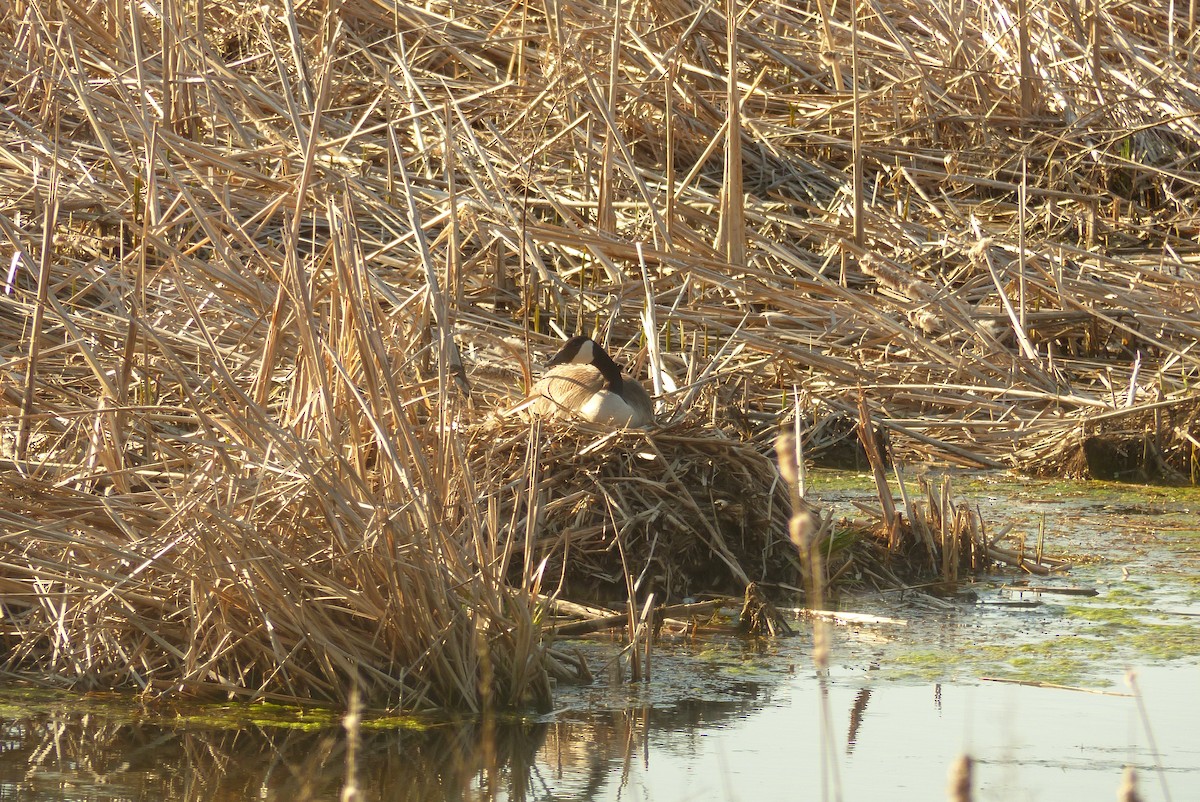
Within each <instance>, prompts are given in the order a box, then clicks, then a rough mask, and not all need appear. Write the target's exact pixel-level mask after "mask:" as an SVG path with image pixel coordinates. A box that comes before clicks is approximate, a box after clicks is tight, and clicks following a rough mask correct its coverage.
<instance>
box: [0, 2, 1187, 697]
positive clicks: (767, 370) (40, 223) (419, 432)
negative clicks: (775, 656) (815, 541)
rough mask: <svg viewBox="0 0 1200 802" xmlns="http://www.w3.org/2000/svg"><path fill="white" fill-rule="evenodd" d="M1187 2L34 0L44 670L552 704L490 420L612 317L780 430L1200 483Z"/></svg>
mask: <svg viewBox="0 0 1200 802" xmlns="http://www.w3.org/2000/svg"><path fill="white" fill-rule="evenodd" d="M1178 7H1179V4H1174V5H1172V4H1168V3H1161V2H1121V3H1117V2H1110V0H1101V2H1097V3H1090V4H1084V3H1076V2H1066V3H1036V2H1030V3H1028V4H1027V8H1028V13H1027V14H1025V15H1024V16H1020V15H1018V14H1017V13H1016V6H1015V5H1014V4H1012V3H1009V2H998V3H992V4H984V5H979V4H963V3H959V4H956V3H938V2H935V3H913V2H908V1H907V0H890V2H884V3H874V4H869V5H864V4H858V5H855V4H850V5H846V4H836V5H835V4H832V3H828V2H824V0H812V2H803V3H799V4H791V5H786V4H783V5H781V4H775V3H756V4H745V5H742V6H738V5H737V4H735V3H730V4H729V5H728V7H726V8H724V9H721V8H717V7H714V6H713V5H712V4H703V3H694V2H687V0H673V2H667V3H623V4H619V5H617V4H604V3H599V2H578V3H570V4H562V3H560V4H550V5H546V6H544V7H543V6H540V5H536V4H534V5H531V4H521V3H518V4H495V3H478V2H432V3H428V4H425V5H421V6H417V5H411V4H391V3H389V4H383V3H379V2H376V0H343V2H340V3H323V2H316V3H309V4H303V5H302V6H297V5H296V4H284V8H283V10H282V13H281V14H276V13H274V11H275V10H277V9H272V8H271V7H270V6H269V5H268V6H263V5H261V4H260V5H254V4H251V5H245V4H237V3H232V2H224V1H223V0H215V1H214V2H205V3H198V2H197V3H194V2H191V0H167V1H166V2H163V3H160V4H149V5H148V4H136V3H132V4H131V3H124V2H118V0H99V2H96V3H92V4H89V5H87V6H86V7H84V6H80V5H74V4H69V3H57V2H40V1H35V0H10V2H7V3H4V4H2V5H0V36H2V37H3V41H5V42H6V43H8V44H9V46H8V47H6V48H4V50H3V52H0V100H2V101H3V112H2V113H0V238H2V245H3V257H4V258H3V268H0V459H2V460H3V463H2V465H0V494H2V496H3V499H4V501H3V502H2V503H0V526H2V530H0V592H2V593H3V622H2V625H0V646H2V648H3V657H4V660H5V663H4V665H5V667H6V670H8V671H10V672H16V673H20V674H21V675H23V676H29V675H40V676H43V677H45V678H48V679H52V680H54V681H59V682H63V683H69V684H74V685H77V686H80V687H99V686H104V687H107V686H112V685H117V686H123V687H138V688H143V689H145V690H146V691H147V692H150V693H158V692H165V691H169V690H172V689H183V690H184V691H187V692H195V693H207V692H219V693H223V694H235V695H236V694H245V695H250V696H267V697H276V698H308V697H319V698H328V699H335V700H341V699H344V698H345V696H346V694H347V693H348V690H347V689H348V688H349V687H352V686H354V685H357V686H358V687H360V689H362V690H363V691H364V692H365V694H366V695H367V698H369V699H370V700H372V701H384V702H387V703H392V704H399V705H405V706H412V707H447V706H449V707H460V708H466V709H479V708H481V707H483V706H485V705H487V704H493V703H495V704H504V705H514V704H520V703H522V702H523V701H524V700H528V699H537V700H541V701H542V702H543V703H544V700H545V695H546V692H545V689H544V686H545V672H544V669H545V667H546V665H547V663H546V661H547V660H549V659H550V657H549V656H548V653H547V652H546V650H545V649H544V648H543V647H542V645H541V643H540V641H539V627H538V626H537V623H536V622H537V621H538V620H539V616H540V615H541V610H540V608H539V605H540V604H541V602H540V601H538V599H537V598H536V597H535V596H533V595H532V594H529V593H528V592H527V591H528V589H529V588H532V587H534V586H535V585H537V584H539V583H540V585H541V586H543V587H544V585H545V583H546V582H547V581H548V580H547V578H548V577H553V576H555V574H554V566H551V565H547V566H546V568H545V570H544V571H543V573H542V574H541V575H538V576H535V575H534V573H533V571H534V570H535V569H536V568H537V566H536V565H532V564H531V565H530V566H529V571H530V572H529V573H524V571H525V568H526V566H525V565H524V562H523V561H522V566H521V572H522V575H520V576H518V577H516V578H515V579H514V576H513V575H512V574H511V571H512V570H513V566H512V565H510V564H505V563H504V561H503V560H496V559H495V558H496V557H497V556H498V555H503V554H505V553H506V552H505V549H504V548H503V543H504V538H506V537H508V536H509V534H510V533H511V532H512V531H513V530H511V529H509V530H504V531H502V529H503V525H505V524H507V523H508V522H506V521H505V522H502V521H500V520H499V518H498V517H491V518H490V517H489V515H490V514H491V511H490V509H489V508H488V506H487V503H486V499H487V498H489V497H491V496H492V495H493V494H494V489H493V488H491V487H489V486H487V484H486V482H487V481H490V477H491V474H489V472H488V470H489V469H488V465H487V464H486V453H487V448H485V447H481V445H480V444H479V443H472V442H470V441H469V440H468V434H469V432H470V431H471V429H472V427H473V426H475V425H478V423H479V421H480V420H481V419H482V418H483V417H484V416H485V415H486V414H487V411H488V410H490V409H492V408H494V407H496V406H501V405H504V404H507V403H509V402H510V400H511V399H512V398H513V397H514V395H516V396H519V395H520V393H519V391H517V392H514V389H515V388H518V387H520V386H523V385H524V386H527V372H528V371H529V370H531V369H535V368H536V365H537V364H538V361H539V360H538V358H537V356H538V355H539V354H543V353H547V352H549V351H552V350H553V347H554V345H553V344H554V343H555V342H556V341H557V340H558V339H559V338H561V337H562V336H563V335H564V334H566V333H569V332H574V331H577V330H588V331H591V330H593V329H599V331H600V332H601V334H602V335H603V339H604V340H605V343H606V344H607V345H609V346H610V348H611V349H612V350H613V351H614V352H618V353H621V354H624V355H625V358H627V359H628V358H630V357H631V355H636V357H635V361H636V362H637V363H638V364H637V365H636V366H635V367H636V368H637V369H638V371H639V375H645V374H643V373H642V372H641V368H642V367H643V366H649V368H650V373H651V374H652V375H653V376H656V377H658V379H657V381H659V383H660V389H661V391H662V396H661V397H662V399H663V402H664V407H665V410H664V412H665V413H666V414H667V415H668V416H669V417H671V418H675V417H679V416H684V417H685V416H687V415H689V414H693V413H695V414H697V418H696V420H700V419H705V420H707V421H708V425H709V426H710V427H713V426H715V427H716V428H720V429H722V430H725V431H728V432H736V434H737V438H738V439H739V440H740V441H741V442H743V443H750V444H754V445H756V446H758V447H759V448H760V450H762V451H764V452H765V451H766V444H767V443H768V442H770V440H771V439H772V438H773V437H774V433H775V431H776V429H777V427H778V424H779V423H780V421H781V420H784V419H787V418H789V417H791V416H792V415H794V414H797V413H796V412H795V410H797V409H799V414H801V415H804V416H805V417H811V418H813V419H815V420H824V419H828V418H829V417H830V416H832V415H834V414H837V413H843V414H844V413H850V414H851V416H852V417H855V418H857V417H858V416H857V415H856V414H855V409H856V407H857V403H858V398H859V397H860V395H861V396H863V397H865V399H866V403H867V405H868V406H869V409H870V415H871V417H872V418H873V419H874V420H875V421H877V422H878V423H879V424H880V425H882V426H884V427H885V428H886V429H887V430H888V432H889V435H890V441H891V443H892V447H893V449H894V451H895V454H896V456H897V457H898V458H899V459H900V460H901V461H902V462H903V461H911V460H914V459H925V458H936V459H939V460H949V461H953V462H956V463H960V464H964V465H974V466H979V465H983V466H1017V467H1023V466H1025V465H1027V464H1036V467H1038V468H1039V469H1040V470H1054V469H1055V467H1056V466H1061V465H1064V464H1067V463H1069V462H1070V461H1071V460H1072V458H1073V457H1074V455H1076V454H1078V453H1079V452H1080V450H1081V449H1083V448H1084V443H1083V438H1081V432H1082V431H1083V430H1084V427H1085V426H1086V427H1087V431H1088V436H1092V435H1094V434H1096V432H1095V431H1093V429H1094V428H1095V427H1096V426H1097V425H1098V426H1099V427H1100V428H1101V432H1100V433H1101V434H1103V433H1104V429H1105V428H1106V427H1112V428H1114V429H1115V430H1117V431H1122V432H1127V433H1129V432H1132V435H1134V436H1137V437H1139V438H1141V441H1145V440H1147V439H1149V440H1153V443H1154V448H1155V452H1154V453H1157V454H1159V455H1161V456H1162V461H1163V462H1164V463H1165V464H1168V465H1169V466H1170V469H1171V470H1172V471H1174V473H1175V475H1177V476H1178V477H1181V478H1182V479H1184V480H1188V481H1195V478H1196V472H1195V466H1196V465H1197V458H1196V447H1197V445H1198V444H1200V436H1198V433H1197V427H1196V417H1195V399H1196V393H1195V390H1194V388H1195V387H1196V384H1197V359H1198V356H1197V351H1196V348H1195V343H1196V341H1197V339H1198V334H1200V315H1197V299H1198V298H1200V280H1198V276H1197V267H1196V265H1197V255H1198V251H1197V247H1196V236H1197V234H1198V232H1200V225H1197V209H1198V208H1200V204H1198V196H1197V192H1196V187H1197V186H1200V181H1197V178H1198V177H1200V174H1198V172H1197V170H1196V159H1197V158H1198V157H1197V154H1198V153H1200V147H1198V145H1200V129H1198V127H1197V114H1196V112H1197V110H1198V109H1200V71H1198V60H1197V59H1196V58H1195V57H1194V55H1195V54H1194V52H1193V49H1192V44H1191V43H1192V41H1193V34H1194V22H1195V21H1194V20H1192V19H1190V18H1187V17H1186V15H1181V14H1176V15H1175V16H1171V9H1175V8H1178ZM731 21H734V23H735V24H730V22H731ZM701 408H703V409H704V410H706V414H705V415H704V416H700V415H699V414H698V410H700V409H701ZM513 436H514V437H515V435H513ZM687 437H689V438H691V437H693V435H691V434H688V435H687ZM505 442H506V441H503V440H497V441H495V442H493V443H491V444H490V447H491V448H502V447H504V445H505ZM545 442H550V443H552V444H553V443H554V442H557V441H553V440H552V439H551V440H547V441H545ZM698 442H699V441H698V440H696V441H691V440H689V442H688V443H684V444H682V446H683V447H686V448H689V449H694V450H695V455H696V460H697V463H703V460H704V459H706V458H707V457H705V456H704V454H707V453H708V450H709V449H710V447H713V448H715V447H716V446H713V445H712V444H707V445H699V444H697V443H698ZM508 445H509V447H510V448H511V449H512V450H513V452H514V453H516V452H518V451H520V448H521V444H520V443H519V442H517V441H516V440H513V441H511V442H509V443H508ZM558 447H559V446H554V445H552V446H551V449H552V450H553V449H554V448H558ZM741 447H742V446H738V447H737V448H736V449H735V448H734V447H733V446H731V445H726V444H721V445H720V448H722V449H728V450H731V453H734V452H736V456H734V457H733V458H732V461H733V463H734V464H736V465H741V466H746V465H749V461H748V459H744V458H743V455H744V454H746V453H748V452H742V451H740V450H737V449H740V448H741ZM637 450H638V449H633V450H631V453H632V454H634V456H630V457H628V459H630V460H635V459H640V458H639V457H637V456H636V453H637ZM554 453H558V452H554ZM1147 453H1149V452H1147ZM480 455H484V456H480ZM656 459H658V457H656ZM561 464H562V465H564V466H567V465H568V464H569V461H568V462H563V463H561ZM624 464H625V465H632V464H634V463H632V462H630V463H624ZM665 464H666V463H665V462H664V463H663V465H664V466H665ZM714 464H715V463H714ZM546 467H549V468H550V470H543V471H542V472H541V473H539V474H538V475H539V476H542V477H549V478H550V479H553V478H554V476H556V474H554V473H553V466H552V465H550V466H543V468H546ZM714 470H716V469H715V468H714ZM747 470H749V469H747ZM710 479H713V477H708V478H706V477H705V476H704V475H696V476H695V477H682V476H681V477H679V482H680V483H682V484H684V485H687V491H688V494H689V496H690V497H691V498H692V499H693V500H696V501H697V503H699V500H700V499H702V498H704V497H705V495H706V493H707V491H706V490H705V489H704V487H703V481H708V480H710ZM527 480H528V476H526V477H524V478H523V480H522V481H527ZM713 480H714V482H715V483H714V484H713V485H712V487H713V488H714V490H713V499H714V503H715V502H719V501H721V493H722V492H725V491H724V490H723V487H724V486H722V485H721V484H720V482H719V481H715V479H713ZM589 481H590V480H589ZM614 481H616V479H615V475H614ZM658 481H659V483H660V484H661V485H662V486H664V487H666V486H669V485H671V484H672V483H674V481H675V480H671V479H669V478H663V477H662V476H661V475H660V477H659V479H658ZM696 482H699V483H700V487H697V486H696V485H695V483H696ZM635 487H636V489H637V492H638V493H640V494H642V495H641V496H640V501H639V503H645V504H646V505H647V509H648V510H650V511H648V512H647V511H640V512H639V511H634V510H633V509H632V504H631V505H630V507H629V508H628V509H623V514H626V513H627V514H629V515H630V516H631V517H632V518H634V519H635V520H636V521H637V523H634V524H632V525H631V526H633V527H634V528H636V527H637V526H638V525H639V524H640V523H643V522H649V521H650V520H651V518H653V516H656V515H657V516H659V517H658V518H654V520H655V522H656V525H658V524H659V523H662V524H664V525H665V524H666V523H667V522H669V521H670V517H669V515H670V512H669V510H668V508H667V505H666V503H665V502H664V501H663V499H664V498H665V497H664V496H659V495H656V494H657V493H658V491H659V490H660V489H661V488H659V487H652V486H651V485H649V484H643V485H642V486H640V487H638V486H636V485H630V486H623V487H622V488H621V493H623V494H624V495H621V496H619V497H618V500H620V499H622V498H623V499H629V498H632V496H631V495H630V494H631V493H633V488H635ZM610 492H611V489H610ZM672 492H674V491H672ZM537 493H538V488H537V487H534V488H533V490H532V491H531V496H530V498H532V499H534V501H535V502H536V499H537ZM564 498H569V494H567V495H565V496H564ZM685 499H686V497H685ZM553 503H559V502H557V501H556V502H553ZM529 509H533V510H535V511H536V510H538V509H539V508H537V507H536V504H535V505H534V506H531V507H529ZM714 509H715V512H714V513H713V515H714V516H715V518H714V519H713V520H715V521H716V523H714V522H713V521H710V524H711V526H712V529H713V531H719V532H725V531H726V530H725V529H724V528H723V526H724V525H723V524H721V523H719V522H720V521H722V520H724V519H723V518H722V516H725V517H727V518H729V519H730V520H733V519H736V518H737V517H738V515H740V514H741V513H740V512H739V511H738V510H737V509H736V506H735V505H726V506H725V508H724V510H720V509H716V508H715V507H714ZM540 512H541V514H542V515H543V519H547V517H549V518H553V516H555V515H569V514H570V509H569V503H568V502H566V501H563V502H561V507H553V508H552V507H551V506H547V507H546V508H545V509H540ZM774 514H775V513H774V510H773V509H772V511H771V515H772V516H773V515H774ZM639 515H644V516H645V518H644V519H641V518H638V516H639ZM532 520H534V521H535V522H536V520H537V518H536V516H535V517H534V518H533V519H532ZM622 524H623V522H622V521H616V522H615V525H616V527H617V528H618V529H619V528H620V527H621V525H622ZM739 526H740V524H739ZM747 528H752V527H750V526H749V523H747ZM643 531H645V532H646V533H651V532H652V530H651V529H650V528H645V529H644V530H643ZM705 531H708V530H707V529H706V530H705ZM530 536H531V537H533V538H537V537H540V536H541V534H540V533H538V532H537V531H536V528H535V529H534V530H533V531H531V533H530ZM650 536H651V537H652V534H651V535H650ZM756 536H757V537H761V538H763V540H762V541H761V543H760V542H759V541H755V542H754V543H753V544H750V545H749V546H748V547H747V548H748V550H749V551H750V552H751V554H752V556H753V557H754V559H755V560H757V559H758V557H759V555H763V554H770V553H771V552H770V550H769V549H766V547H765V546H763V545H762V544H765V543H766V542H767V540H769V537H770V536H768V535H767V534H766V533H765V532H763V533H757V535H756ZM726 545H730V544H729V543H728V538H727V543H726ZM730 548H731V549H732V545H730ZM760 548H762V549H764V550H762V551H760V550H759V549H760ZM507 553H509V554H513V553H515V552H513V551H511V550H510V551H508V552H507ZM660 554H661V552H660ZM742 557H743V558H745V555H742ZM567 559H570V558H567ZM766 559H768V560H773V559H774V558H773V557H767V558H766ZM749 562H751V560H750V559H743V564H748V563H749ZM651 573H653V574H655V575H656V576H657V575H661V581H663V582H666V583H671V582H673V580H672V579H671V577H670V575H669V573H667V572H664V571H659V570H658V569H653V570H652V571H651ZM719 574H720V569H715V570H714V572H713V574H712V576H713V577H714V578H713V582H717V581H719V577H718V575H719ZM606 581H607V580H606ZM656 581H657V580H656ZM599 584H601V583H600V582H599V579H598V580H597V585H598V586H599Z"/></svg>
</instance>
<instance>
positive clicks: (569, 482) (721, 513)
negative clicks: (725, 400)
mask: <svg viewBox="0 0 1200 802" xmlns="http://www.w3.org/2000/svg"><path fill="white" fill-rule="evenodd" d="M467 440H468V451H469V453H468V461H469V462H470V464H472V465H474V466H479V468H478V470H479V473H478V474H477V482H476V486H477V487H479V488H481V490H482V491H483V492H484V493H486V497H485V498H482V499H480V500H479V501H478V503H480V504H483V505H487V507H488V514H489V520H490V521H492V522H493V525H494V526H496V527H497V529H498V531H497V532H496V535H497V539H498V540H499V541H501V542H503V543H505V544H507V548H506V550H505V553H506V554H508V555H510V563H509V571H510V577H511V578H512V579H513V581H514V582H515V581H517V580H518V579H519V578H520V573H521V571H522V570H527V571H529V572H531V573H529V574H527V576H531V575H532V576H533V577H534V581H536V582H538V583H540V585H541V587H542V589H544V590H553V589H555V588H558V589H559V590H560V591H561V592H562V593H563V594H565V595H567V596H571V597H576V598H587V599H596V600H604V599H616V598H622V599H623V598H627V597H628V595H629V591H630V590H631V588H632V586H633V585H635V584H636V585H637V591H638V594H639V595H643V594H645V593H647V592H650V591H653V592H655V593H656V595H657V597H658V598H659V599H660V600H668V599H679V598H683V597H688V596H697V595H701V594H706V593H722V594H738V595H740V594H741V593H742V592H743V591H744V590H745V587H746V585H747V584H748V583H749V582H750V581H758V582H764V583H768V584H772V583H785V584H794V583H795V582H796V581H797V579H796V578H797V571H798V561H797V557H796V552H795V548H794V547H793V546H792V545H791V544H790V543H789V542H788V539H787V522H788V516H789V515H790V506H789V502H788V496H787V490H786V487H785V486H784V484H783V483H782V482H781V481H780V478H779V474H778V471H777V470H776V468H775V466H774V465H773V463H772V462H771V461H770V460H769V459H768V458H767V457H766V456H764V455H763V454H762V453H760V452H759V451H758V450H756V449H755V448H754V447H753V446H751V445H748V444H746V443H743V442H739V441H736V440H733V439H730V437H729V436H728V435H727V434H726V433H725V432H723V431H721V430H719V429H718V430H714V429H712V428H707V427H704V428H701V427H699V426H687V425H683V426H679V427H674V428H670V429H667V430H656V431H641V430H625V431H615V432H605V431H602V430H600V429H596V428H593V427H589V426H584V425H573V424H560V425H553V426H552V425H549V424H544V423H539V422H534V423H532V424H530V423H524V422H517V421H489V422H488V423H486V424H482V425H480V426H479V427H477V428H476V429H474V430H473V431H472V432H470V435H469V437H468V438H467ZM531 488H532V490H531Z"/></svg>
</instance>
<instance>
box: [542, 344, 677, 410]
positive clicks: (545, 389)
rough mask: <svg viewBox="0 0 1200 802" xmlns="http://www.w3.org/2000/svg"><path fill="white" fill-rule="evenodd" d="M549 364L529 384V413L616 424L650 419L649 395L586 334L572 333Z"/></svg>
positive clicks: (652, 406)
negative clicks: (531, 383) (538, 376)
mask: <svg viewBox="0 0 1200 802" xmlns="http://www.w3.org/2000/svg"><path fill="white" fill-rule="evenodd" d="M548 366H549V370H548V371H546V375H544V376H543V377H542V378H541V379H540V380H539V381H538V382H537V384H535V385H534V386H533V392H532V393H531V395H532V396H533V403H532V404H531V405H530V407H529V409H530V411H531V412H532V413H533V414H535V415H540V416H543V417H564V418H570V417H579V418H582V419H583V420H586V421H590V422H592V423H598V424H601V425H604V426H613V427H617V428H626V427H640V426H651V425H653V424H654V403H653V401H651V399H650V394H649V393H647V392H646V390H645V388H644V387H642V385H641V384H639V383H638V381H637V380H636V379H633V378H631V377H629V376H626V375H623V374H622V373H621V368H620V366H619V365H617V363H616V362H614V361H613V360H612V357H610V356H609V355H608V353H607V352H605V350H604V349H603V348H601V347H600V346H599V345H597V344H596V343H595V342H593V341H592V340H591V339H589V338H588V337H583V336H578V337H572V338H571V339H570V340H568V341H567V343H566V344H565V345H564V346H563V347H562V349H561V350H560V351H559V352H558V353H557V354H555V355H554V358H553V359H551V360H550V362H549V363H548Z"/></svg>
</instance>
